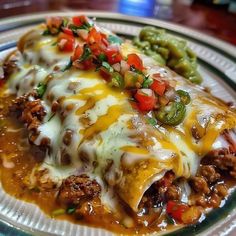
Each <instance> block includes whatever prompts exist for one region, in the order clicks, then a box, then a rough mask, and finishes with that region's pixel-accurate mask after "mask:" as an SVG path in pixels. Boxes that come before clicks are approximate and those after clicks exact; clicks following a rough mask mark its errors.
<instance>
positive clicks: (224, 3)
mask: <svg viewBox="0 0 236 236" xmlns="http://www.w3.org/2000/svg"><path fill="white" fill-rule="evenodd" d="M51 10H52V11H55V10H58V11H70V10H91V11H92V10H94V11H95V10H100V11H106V12H119V13H123V14H127V15H134V16H142V17H149V18H156V19H161V20H165V21H169V22H174V23H177V24H179V25H182V26H187V27H190V28H192V29H196V30H199V31H201V32H204V33H206V34H209V35H212V36H214V37H216V38H219V39H222V40H224V41H227V42H229V43H231V44H234V45H236V0H0V20H1V19H3V18H4V17H12V16H15V15H20V14H32V13H38V12H42V11H51Z"/></svg>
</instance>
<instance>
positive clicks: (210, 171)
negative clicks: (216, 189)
mask: <svg viewBox="0 0 236 236" xmlns="http://www.w3.org/2000/svg"><path fill="white" fill-rule="evenodd" d="M197 175H198V176H203V177H204V178H205V179H206V180H207V182H208V183H214V182H216V181H217V180H218V179H219V178H220V174H219V173H218V172H216V169H215V167H214V166H212V165H201V166H200V168H199V171H198V174H197Z"/></svg>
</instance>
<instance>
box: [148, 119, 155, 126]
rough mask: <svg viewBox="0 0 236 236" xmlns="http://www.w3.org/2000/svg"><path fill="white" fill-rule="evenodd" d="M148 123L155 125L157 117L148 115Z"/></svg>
mask: <svg viewBox="0 0 236 236" xmlns="http://www.w3.org/2000/svg"><path fill="white" fill-rule="evenodd" d="M147 120H148V123H149V124H150V125H152V126H155V125H156V124H157V121H156V119H155V118H151V117H148V119H147Z"/></svg>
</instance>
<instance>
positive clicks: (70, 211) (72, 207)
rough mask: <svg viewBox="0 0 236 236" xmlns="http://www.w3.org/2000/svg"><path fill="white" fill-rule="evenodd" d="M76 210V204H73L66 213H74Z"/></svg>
mask: <svg viewBox="0 0 236 236" xmlns="http://www.w3.org/2000/svg"><path fill="white" fill-rule="evenodd" d="M75 211H76V207H75V206H71V207H68V208H67V209H66V213H67V214H73V213H74V212H75Z"/></svg>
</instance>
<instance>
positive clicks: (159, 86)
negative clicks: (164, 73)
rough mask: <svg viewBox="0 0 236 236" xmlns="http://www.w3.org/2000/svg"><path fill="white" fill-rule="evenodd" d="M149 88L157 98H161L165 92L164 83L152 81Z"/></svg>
mask: <svg viewBox="0 0 236 236" xmlns="http://www.w3.org/2000/svg"><path fill="white" fill-rule="evenodd" d="M150 88H151V89H152V90H153V91H154V92H155V93H157V94H158V95H159V96H163V95H164V93H165V90H166V83H165V82H164V81H161V80H156V79H154V80H153V83H152V84H151V86H150Z"/></svg>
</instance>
